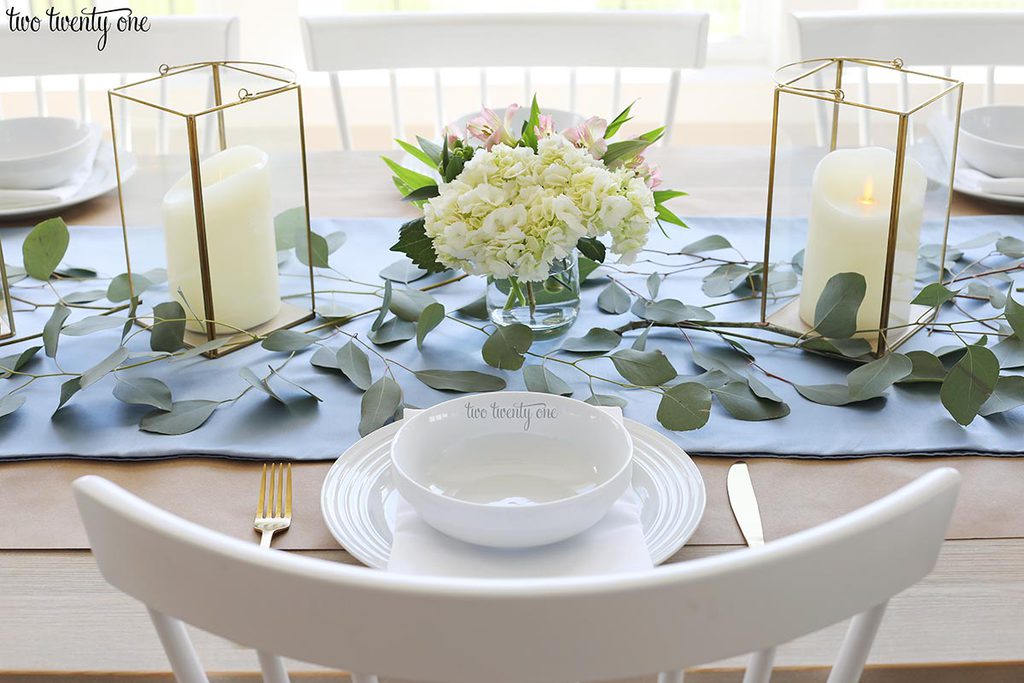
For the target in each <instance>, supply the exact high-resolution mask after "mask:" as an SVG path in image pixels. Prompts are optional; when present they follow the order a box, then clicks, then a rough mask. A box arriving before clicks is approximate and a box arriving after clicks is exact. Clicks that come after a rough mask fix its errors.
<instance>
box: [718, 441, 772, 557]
mask: <svg viewBox="0 0 1024 683" xmlns="http://www.w3.org/2000/svg"><path fill="white" fill-rule="evenodd" d="M726 485H727V487H728V489H729V505H730V506H731V507H732V513H733V514H734V515H735V516H736V523H737V524H739V526H740V531H742V532H743V538H745V539H747V545H749V546H751V547H754V546H758V545H764V530H763V529H762V528H761V511H760V510H758V508H757V497H756V496H755V495H754V485H753V484H752V483H751V482H750V471H749V470H748V469H747V463H745V462H743V461H742V460H741V461H740V462H737V463H735V464H734V465H733V466H732V467H730V468H729V478H728V480H727V482H726Z"/></svg>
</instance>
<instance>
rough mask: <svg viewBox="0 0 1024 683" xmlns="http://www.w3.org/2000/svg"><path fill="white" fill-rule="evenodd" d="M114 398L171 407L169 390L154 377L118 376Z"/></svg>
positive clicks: (166, 407)
mask: <svg viewBox="0 0 1024 683" xmlns="http://www.w3.org/2000/svg"><path fill="white" fill-rule="evenodd" d="M114 398H116V399H117V400H118V401H121V402H122V403H129V404H133V405H142V406H152V407H153V408H157V409H159V410H170V409H171V405H172V402H171V390H170V389H169V388H168V386H167V385H166V384H164V383H163V382H161V381H160V380H158V379H156V378H154V377H127V378H126V377H118V378H117V384H115V385H114Z"/></svg>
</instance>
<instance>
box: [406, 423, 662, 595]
mask: <svg viewBox="0 0 1024 683" xmlns="http://www.w3.org/2000/svg"><path fill="white" fill-rule="evenodd" d="M611 410H614V412H615V413H616V414H617V416H618V418H619V419H620V420H621V419H622V411H621V410H619V409H618V408H613V409H611ZM410 412H411V411H406V414H409V413H410ZM396 495H397V494H396ZM653 566H654V565H653V563H652V562H651V555H650V553H649V551H648V549H647V544H646V543H645V542H644V532H643V526H642V525H641V523H640V498H639V497H638V496H637V494H636V492H634V491H633V489H632V488H630V489H629V490H627V491H626V493H625V494H623V496H622V497H621V498H619V500H617V501H616V502H615V505H613V506H612V509H611V510H610V511H609V512H608V514H607V515H606V516H605V517H604V519H602V520H601V521H600V522H598V523H597V524H595V525H594V526H593V527H591V528H590V529H588V530H587V531H585V532H583V533H582V534H579V535H578V536H574V537H573V538H569V539H567V540H565V541H561V542H559V543H553V544H551V545H546V546H542V547H539V548H524V549H517V550H507V549H500V548H485V547H483V546H478V545H473V544H470V543H465V542H463V541H459V540H456V539H454V538H451V537H450V536H446V535H445V534H442V533H441V532H440V531H437V530H436V529H434V528H433V527H431V526H429V525H428V524H427V523H426V522H424V521H423V520H422V519H420V517H419V515H417V514H416V511H415V510H413V509H412V506H411V505H409V504H408V503H406V502H405V501H404V500H402V499H399V500H398V505H397V510H396V513H395V529H394V539H393V540H392V543H391V556H390V558H389V559H388V571H389V572H396V573H399V574H421V575H430V576H469V577H476V578H538V577H550V576H586V575H591V574H612V573H618V572H630V571H642V570H644V569H650V568H651V567H653Z"/></svg>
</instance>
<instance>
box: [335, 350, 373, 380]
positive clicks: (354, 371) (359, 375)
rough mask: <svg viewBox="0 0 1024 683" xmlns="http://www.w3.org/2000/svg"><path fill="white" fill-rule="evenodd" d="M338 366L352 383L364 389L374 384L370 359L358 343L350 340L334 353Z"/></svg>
mask: <svg viewBox="0 0 1024 683" xmlns="http://www.w3.org/2000/svg"><path fill="white" fill-rule="evenodd" d="M334 358H335V362H336V363H337V368H338V369H339V370H341V372H342V374H343V375H345V377H348V380H349V381H350V382H352V384H354V385H356V386H357V387H359V388H360V389H362V390H363V391H366V390H367V389H369V388H370V385H371V384H373V373H372V372H370V359H369V357H368V356H367V355H366V352H365V351H363V350H362V349H361V348H360V347H359V345H358V344H356V342H354V341H350V342H348V343H347V344H345V345H344V346H342V347H341V348H339V349H338V351H337V353H335V355H334Z"/></svg>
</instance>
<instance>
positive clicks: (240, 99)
mask: <svg viewBox="0 0 1024 683" xmlns="http://www.w3.org/2000/svg"><path fill="white" fill-rule="evenodd" d="M261 68H264V69H272V70H275V71H277V72H281V73H287V74H289V77H288V78H283V77H281V76H277V75H274V74H271V73H266V72H265V71H260V69H261ZM205 69H209V70H210V71H211V76H212V91H213V98H214V99H213V101H214V106H212V107H208V108H205V109H201V110H199V111H195V112H185V111H179V110H177V109H173V108H170V107H167V106H163V105H162V104H156V103H154V102H149V101H146V100H143V99H140V98H138V97H133V96H132V95H129V94H127V93H126V92H125V91H130V90H131V89H132V88H135V87H137V86H140V85H144V84H147V83H153V82H155V81H160V80H162V79H167V78H171V77H173V76H178V75H181V74H185V73H193V72H196V73H198V72H201V71H203V70H205ZM222 70H231V71H234V72H238V73H243V74H249V75H251V76H256V77H259V78H265V79H268V80H271V81H275V82H277V83H279V85H276V86H275V87H271V88H268V89H265V90H259V91H256V92H250V91H248V90H247V89H245V88H242V89H240V90H239V91H238V92H237V93H236V99H234V100H231V101H225V98H224V93H223V91H222V87H221V73H222ZM158 71H159V75H157V76H152V77H150V78H145V79H142V80H140V81H135V82H132V83H125V84H123V85H120V86H118V87H116V88H111V89H110V90H108V91H107V105H108V109H109V113H110V130H111V137H112V143H113V147H114V168H115V171H116V173H117V190H118V210H119V212H120V216H121V227H122V231H123V236H124V249H125V253H124V256H125V265H126V268H127V271H128V287H129V292H130V295H131V299H132V300H134V299H135V298H136V292H135V286H134V281H133V278H132V275H131V273H132V268H131V254H130V250H129V246H128V221H127V219H126V216H125V190H124V182H125V180H126V179H124V178H123V177H122V159H121V158H120V155H121V150H120V149H119V147H118V144H117V129H118V127H117V125H116V123H115V117H114V101H115V98H120V99H123V100H127V101H129V102H132V103H134V104H137V105H142V106H145V107H150V108H152V109H155V110H157V111H160V112H163V113H165V114H171V115H174V116H178V117H180V118H182V119H184V121H185V127H186V135H187V138H188V162H189V172H190V178H191V186H192V197H193V204H194V209H193V210H194V212H195V219H196V236H197V240H198V250H199V267H200V280H201V285H202V292H203V316H204V318H205V334H203V333H197V332H190V331H186V332H185V338H184V343H185V345H186V347H189V348H195V347H197V346H200V345H201V344H204V343H207V342H212V341H213V340H214V339H216V338H217V336H218V335H217V334H216V316H215V310H214V300H213V286H212V279H211V271H210V260H209V248H208V240H207V235H206V215H205V212H204V209H203V185H202V172H201V167H200V142H199V134H198V125H197V124H198V121H199V119H200V118H201V117H204V116H209V115H216V118H217V140H218V143H219V148H220V150H221V151H223V150H225V149H226V148H227V130H226V126H225V122H224V112H225V111H226V110H228V109H231V108H233V107H238V106H242V105H245V104H248V103H251V102H256V101H259V100H262V99H265V98H268V97H274V96H277V95H281V94H283V93H289V92H293V91H294V92H295V97H296V104H297V116H298V132H299V150H300V157H301V165H302V193H303V208H304V213H305V216H304V217H305V222H306V247H307V249H308V252H307V262H308V263H309V264H312V263H313V262H314V260H313V240H312V226H311V221H310V213H309V173H308V165H307V158H306V157H307V155H306V127H305V119H304V116H303V108H302V107H303V105H302V86H300V85H299V83H298V81H297V78H296V74H295V72H294V71H292V70H291V69H289V68H287V67H283V66H280V65H277V64H271V63H269V62H256V61H244V60H217V61H205V62H193V63H190V64H182V65H178V66H169V65H167V64H163V65H161V66H160V68H159V70H158ZM308 269H309V292H310V293H309V304H310V307H309V310H305V309H300V308H298V307H296V306H293V305H291V304H284V306H286V307H287V310H285V311H283V312H282V313H280V314H278V316H276V317H275V318H274V319H272V320H270V321H269V322H267V323H264V324H262V325H260V326H258V327H256V328H254V329H252V330H248V331H247V332H246V333H236V334H233V335H228V336H229V337H230V338H231V340H230V341H229V342H227V343H226V344H225V345H224V346H222V347H218V348H214V349H212V350H209V351H206V352H204V353H203V355H204V356H207V357H209V358H216V357H219V356H223V355H226V354H228V353H231V352H233V351H237V350H239V349H241V348H244V347H246V346H248V345H250V344H252V343H254V342H256V341H258V339H257V338H255V337H254V335H259V334H268V333H270V332H272V331H276V330H281V329H287V328H291V327H295V326H296V325H300V324H302V323H304V322H308V321H310V320H313V319H314V318H316V286H315V281H314V274H313V266H312V265H309V266H308ZM135 322H136V324H138V325H139V326H140V327H143V328H147V329H151V328H152V326H153V322H151V321H149V320H146V319H143V318H136V320H135Z"/></svg>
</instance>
